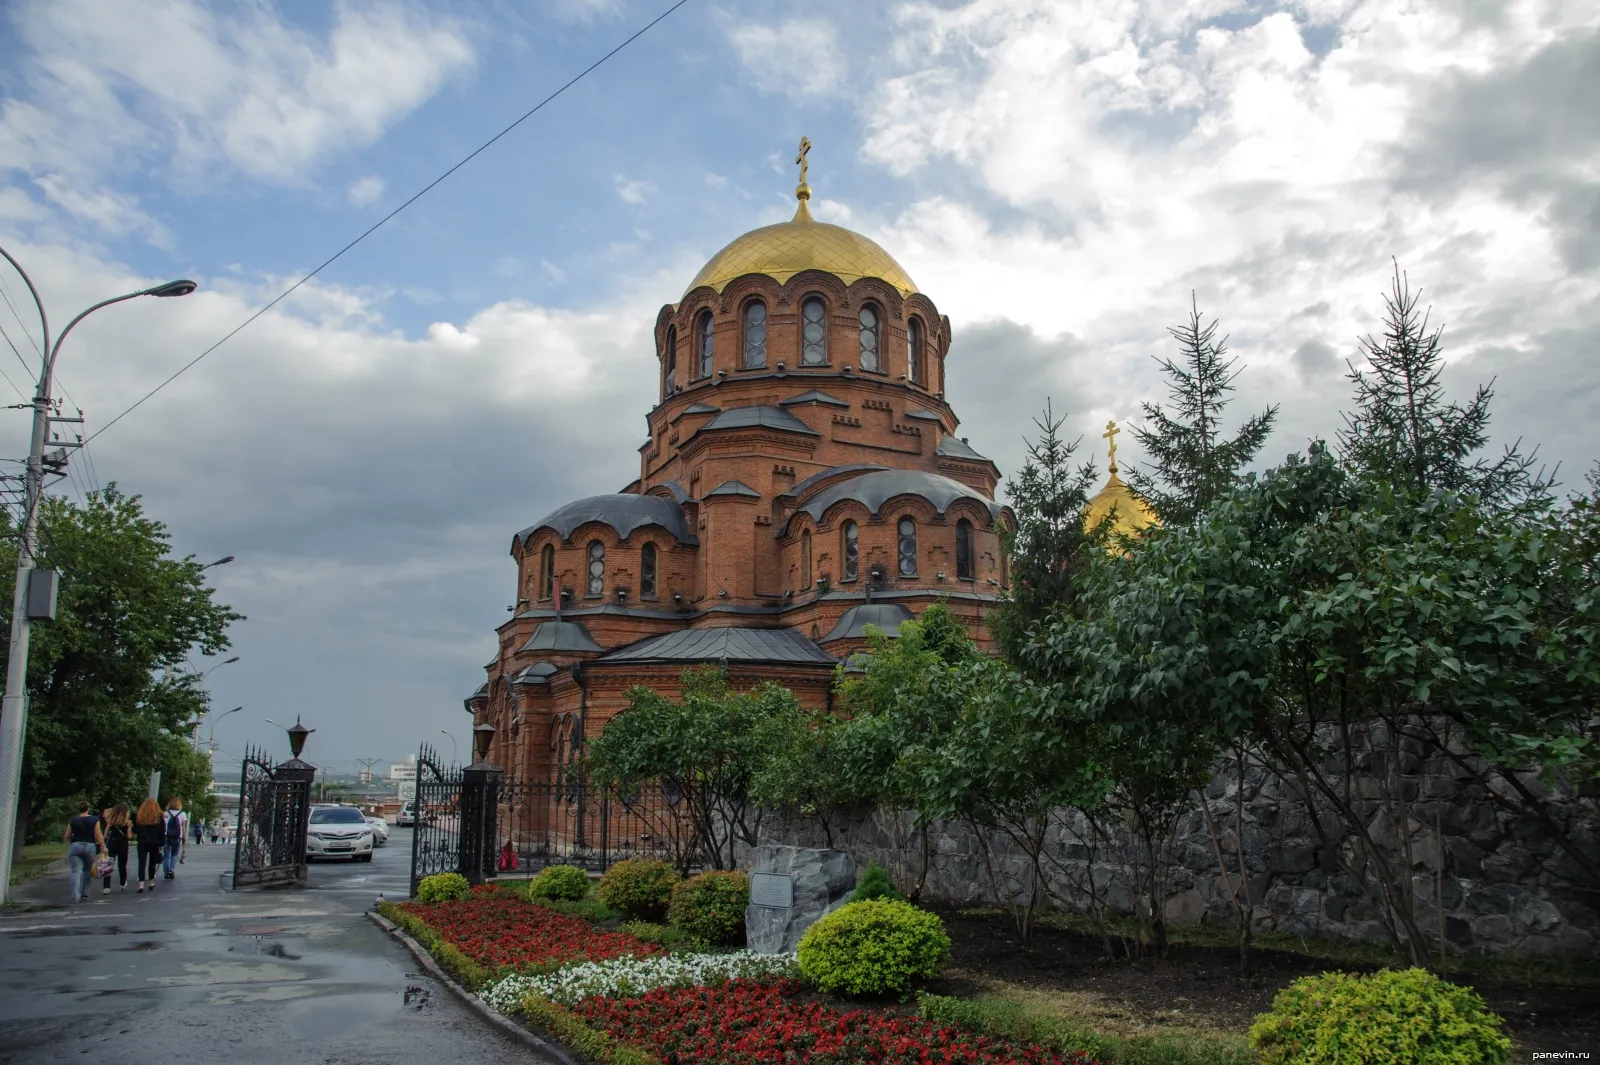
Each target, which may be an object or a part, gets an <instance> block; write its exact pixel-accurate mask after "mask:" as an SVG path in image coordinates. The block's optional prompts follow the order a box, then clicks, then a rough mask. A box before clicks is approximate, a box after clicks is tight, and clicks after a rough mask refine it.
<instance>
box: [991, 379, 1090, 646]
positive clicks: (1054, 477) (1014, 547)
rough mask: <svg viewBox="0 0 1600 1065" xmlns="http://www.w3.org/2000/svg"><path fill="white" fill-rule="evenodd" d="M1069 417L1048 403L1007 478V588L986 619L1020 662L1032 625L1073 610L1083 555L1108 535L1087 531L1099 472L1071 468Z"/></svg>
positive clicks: (1004, 542) (1072, 446)
mask: <svg viewBox="0 0 1600 1065" xmlns="http://www.w3.org/2000/svg"><path fill="white" fill-rule="evenodd" d="M1065 422H1066V416H1065V415H1063V416H1062V417H1060V418H1057V417H1055V415H1054V413H1053V412H1052V410H1051V408H1050V406H1049V405H1048V404H1047V405H1046V406H1045V410H1044V415H1043V417H1041V418H1035V419H1034V424H1035V425H1037V426H1038V427H1039V438H1038V439H1037V440H1034V441H1029V443H1028V458H1027V460H1026V461H1025V462H1024V463H1023V464H1022V469H1021V470H1020V471H1019V472H1018V473H1017V476H1016V477H1015V478H1014V479H1013V480H1012V481H1011V482H1010V484H1009V486H1008V487H1009V492H1010V495H1011V508H1012V511H1013V513H1014V514H1015V515H1016V528H1015V530H1003V531H1002V533H1001V550H1002V551H1004V552H1005V555H1006V557H1007V560H1008V565H1009V579H1010V590H1009V591H1010V594H1009V596H1008V598H1007V599H1006V600H1005V601H1004V602H1002V603H1001V604H1000V606H999V607H998V608H997V609H996V610H995V611H994V612H993V613H992V614H990V615H989V618H988V621H987V624H988V626H989V631H990V632H991V633H993V634H994V638H995V642H996V643H997V644H998V645H999V646H1000V650H1001V653H1002V654H1004V655H1005V657H1006V658H1007V659H1008V660H1010V661H1012V662H1016V661H1018V660H1019V659H1020V657H1021V652H1022V645H1023V643H1024V642H1025V641H1026V640H1027V638H1028V635H1029V633H1030V631H1032V630H1033V629H1034V628H1035V627H1036V626H1037V625H1038V624H1040V623H1041V622H1043V621H1045V620H1046V619H1047V618H1049V617H1050V616H1051V615H1052V614H1054V613H1055V612H1056V611H1057V610H1060V609H1063V608H1065V609H1071V607H1072V605H1073V603H1074V601H1075V598H1076V588H1075V581H1076V578H1077V574H1078V572H1079V570H1080V569H1081V568H1082V566H1083V564H1084V560H1085V558H1086V557H1087V555H1088V554H1089V553H1091V552H1094V551H1098V550H1100V546H1099V545H1100V544H1101V542H1102V541H1103V538H1104V534H1102V533H1098V532H1096V531H1095V530H1085V529H1084V526H1083V516H1084V510H1085V508H1086V507H1087V506H1088V503H1089V492H1090V490H1091V489H1092V488H1093V487H1094V483H1095V480H1096V478H1097V476H1098V474H1097V472H1096V470H1095V468H1094V466H1093V464H1092V463H1087V462H1086V463H1084V464H1083V465H1082V466H1080V467H1078V469H1076V470H1074V469H1072V456H1073V454H1074V452H1076V451H1077V449H1078V441H1070V442H1069V441H1067V440H1064V439H1063V438H1062V436H1061V426H1062V425H1063V424H1064V423H1065Z"/></svg>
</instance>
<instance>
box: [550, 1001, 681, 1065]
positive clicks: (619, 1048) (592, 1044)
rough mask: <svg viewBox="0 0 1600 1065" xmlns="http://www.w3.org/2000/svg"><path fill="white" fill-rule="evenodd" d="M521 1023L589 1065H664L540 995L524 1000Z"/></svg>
mask: <svg viewBox="0 0 1600 1065" xmlns="http://www.w3.org/2000/svg"><path fill="white" fill-rule="evenodd" d="M521 1012H522V1019H523V1020H524V1021H526V1022H527V1023H528V1024H529V1025H530V1026H531V1027H533V1028H536V1029H538V1030H539V1031H541V1032H544V1033H545V1034H546V1035H548V1036H550V1037H551V1038H553V1039H555V1040H556V1041H558V1042H560V1043H561V1044H562V1045H563V1046H565V1047H567V1048H569V1049H571V1050H574V1051H576V1052H577V1054H578V1057H579V1058H580V1059H581V1060H582V1061H584V1062H586V1063H589V1065H661V1062H660V1060H659V1059H657V1058H656V1057H654V1056H653V1055H650V1054H647V1053H645V1052H644V1051H642V1050H639V1049H638V1048H636V1047H632V1046H629V1045H628V1044H627V1043H624V1042H623V1041H622V1040H620V1039H617V1038H615V1037H614V1036H612V1035H610V1034H609V1033H607V1032H602V1031H600V1030H599V1029H598V1028H594V1027H592V1026H591V1025H589V1024H588V1023H587V1022H586V1021H584V1020H583V1018H581V1017H579V1016H578V1015H577V1014H575V1013H573V1012H572V1011H570V1010H568V1009H567V1008H565V1007H564V1006H558V1005H556V1004H555V1003H554V1002H551V1001H550V1000H549V999H547V998H545V997H544V996H542V995H539V994H529V995H527V996H526V997H524V998H523V1000H522V1005H521Z"/></svg>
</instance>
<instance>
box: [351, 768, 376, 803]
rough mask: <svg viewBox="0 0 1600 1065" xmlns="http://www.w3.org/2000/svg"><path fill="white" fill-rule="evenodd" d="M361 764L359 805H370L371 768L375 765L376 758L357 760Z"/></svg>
mask: <svg viewBox="0 0 1600 1065" xmlns="http://www.w3.org/2000/svg"><path fill="white" fill-rule="evenodd" d="M356 761H358V762H360V763H361V805H363V806H370V805H372V767H373V766H374V765H375V764H376V763H377V761H378V759H376V758H357V759H356Z"/></svg>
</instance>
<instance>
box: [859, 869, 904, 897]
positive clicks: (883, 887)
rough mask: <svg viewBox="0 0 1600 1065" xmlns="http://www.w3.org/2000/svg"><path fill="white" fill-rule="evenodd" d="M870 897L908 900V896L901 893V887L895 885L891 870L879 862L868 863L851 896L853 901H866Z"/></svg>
mask: <svg viewBox="0 0 1600 1065" xmlns="http://www.w3.org/2000/svg"><path fill="white" fill-rule="evenodd" d="M869 899H889V900H890V901H892V902H904V901H905V900H906V897H905V896H904V895H902V894H900V889H899V888H897V887H895V886H894V880H893V879H891V878H890V876H889V870H887V869H885V868H884V867H883V866H881V865H879V864H878V863H877V862H868V863H867V868H866V871H865V872H863V873H862V874H861V879H860V880H859V881H857V882H856V889H855V891H854V892H853V893H852V894H851V896H850V901H851V902H866V901H868V900H869Z"/></svg>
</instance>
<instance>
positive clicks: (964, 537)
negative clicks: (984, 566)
mask: <svg viewBox="0 0 1600 1065" xmlns="http://www.w3.org/2000/svg"><path fill="white" fill-rule="evenodd" d="M956 578H957V579H958V580H963V581H970V580H972V522H970V521H968V520H967V519H966V518H962V519H961V520H960V521H958V522H956Z"/></svg>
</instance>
